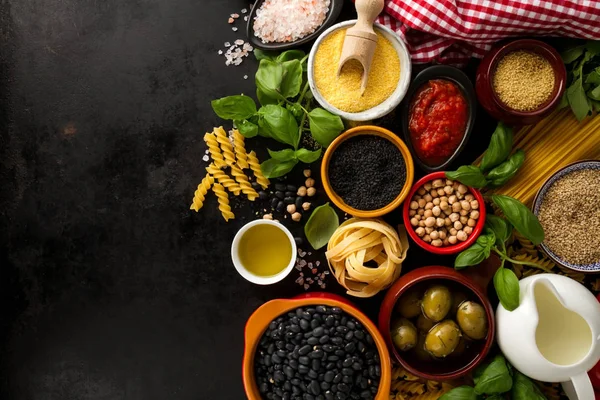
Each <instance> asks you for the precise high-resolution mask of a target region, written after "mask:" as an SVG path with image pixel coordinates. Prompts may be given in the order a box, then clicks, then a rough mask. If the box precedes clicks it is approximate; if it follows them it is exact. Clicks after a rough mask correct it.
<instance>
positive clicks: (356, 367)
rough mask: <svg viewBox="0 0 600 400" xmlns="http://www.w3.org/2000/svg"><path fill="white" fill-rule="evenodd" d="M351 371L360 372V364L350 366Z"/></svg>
mask: <svg viewBox="0 0 600 400" xmlns="http://www.w3.org/2000/svg"><path fill="white" fill-rule="evenodd" d="M352 369H353V370H355V371H360V370H361V369H362V365H360V363H357V362H355V363H353V364H352Z"/></svg>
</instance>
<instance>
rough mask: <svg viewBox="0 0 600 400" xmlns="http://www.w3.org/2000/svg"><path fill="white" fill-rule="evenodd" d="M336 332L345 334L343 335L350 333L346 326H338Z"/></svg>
mask: <svg viewBox="0 0 600 400" xmlns="http://www.w3.org/2000/svg"><path fill="white" fill-rule="evenodd" d="M335 330H336V331H338V332H339V333H343V334H346V332H348V328H346V327H345V326H342V325H340V326H337V327H336V328H335Z"/></svg>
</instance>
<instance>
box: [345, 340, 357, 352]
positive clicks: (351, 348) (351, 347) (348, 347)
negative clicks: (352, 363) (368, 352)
mask: <svg viewBox="0 0 600 400" xmlns="http://www.w3.org/2000/svg"><path fill="white" fill-rule="evenodd" d="M344 350H345V351H346V352H347V353H354V350H356V345H355V344H354V342H350V343H348V344H346V345H345V346H344Z"/></svg>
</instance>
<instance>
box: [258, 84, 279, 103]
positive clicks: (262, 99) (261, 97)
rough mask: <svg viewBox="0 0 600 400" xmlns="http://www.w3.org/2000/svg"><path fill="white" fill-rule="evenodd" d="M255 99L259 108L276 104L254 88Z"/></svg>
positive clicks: (275, 100)
mask: <svg viewBox="0 0 600 400" xmlns="http://www.w3.org/2000/svg"><path fill="white" fill-rule="evenodd" d="M256 98H257V99H258V102H259V103H260V105H261V106H266V105H267V104H277V99H273V98H271V97H269V96H267V95H266V94H265V93H263V92H262V91H261V90H260V89H258V88H256Z"/></svg>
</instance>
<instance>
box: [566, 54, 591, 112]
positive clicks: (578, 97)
mask: <svg viewBox="0 0 600 400" xmlns="http://www.w3.org/2000/svg"><path fill="white" fill-rule="evenodd" d="M582 64H583V63H582ZM578 71H579V74H578V76H577V78H576V79H575V81H574V82H573V83H572V84H571V86H569V87H568V88H567V98H568V99H569V104H570V105H571V110H573V114H575V117H576V118H577V120H578V121H581V120H583V119H584V118H585V117H587V115H588V114H589V113H590V111H592V107H591V104H590V101H589V99H588V98H587V96H586V94H585V90H584V89H583V83H582V77H581V67H580V68H578Z"/></svg>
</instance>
